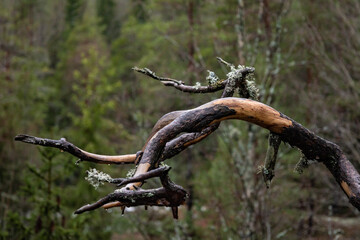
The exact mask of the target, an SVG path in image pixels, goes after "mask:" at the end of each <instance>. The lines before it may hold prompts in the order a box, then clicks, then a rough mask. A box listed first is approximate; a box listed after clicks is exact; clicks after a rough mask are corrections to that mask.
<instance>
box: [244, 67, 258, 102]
mask: <svg viewBox="0 0 360 240" xmlns="http://www.w3.org/2000/svg"><path fill="white" fill-rule="evenodd" d="M245 84H246V89H247V90H248V92H249V95H250V99H253V100H259V89H258V88H257V87H256V84H255V78H254V75H253V74H251V73H250V74H248V75H246V78H245Z"/></svg>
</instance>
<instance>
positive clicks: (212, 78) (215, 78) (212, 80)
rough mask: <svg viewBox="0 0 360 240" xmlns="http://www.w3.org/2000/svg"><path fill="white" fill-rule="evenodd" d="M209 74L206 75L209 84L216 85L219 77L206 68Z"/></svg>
mask: <svg viewBox="0 0 360 240" xmlns="http://www.w3.org/2000/svg"><path fill="white" fill-rule="evenodd" d="M207 71H208V73H209V75H208V76H207V77H206V80H207V81H208V83H209V85H210V86H216V85H217V84H218V83H219V77H218V76H217V75H216V74H215V73H214V72H212V71H209V70H207Z"/></svg>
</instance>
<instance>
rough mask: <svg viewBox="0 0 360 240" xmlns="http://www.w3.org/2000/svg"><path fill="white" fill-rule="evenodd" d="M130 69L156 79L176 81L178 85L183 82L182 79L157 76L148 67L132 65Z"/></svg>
mask: <svg viewBox="0 0 360 240" xmlns="http://www.w3.org/2000/svg"><path fill="white" fill-rule="evenodd" d="M132 70H134V71H136V72H139V73H142V74H145V75H146V76H149V77H151V78H153V79H156V80H159V81H161V82H172V83H176V84H179V85H181V84H184V82H183V81H179V80H176V79H172V78H165V77H159V76H157V75H156V73H155V72H153V71H151V70H150V69H148V68H138V67H133V68H132Z"/></svg>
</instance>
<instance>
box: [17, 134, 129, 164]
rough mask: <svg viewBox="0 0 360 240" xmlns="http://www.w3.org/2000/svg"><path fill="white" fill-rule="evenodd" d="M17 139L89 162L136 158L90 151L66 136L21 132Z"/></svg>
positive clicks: (114, 161) (127, 160) (116, 162)
mask: <svg viewBox="0 0 360 240" xmlns="http://www.w3.org/2000/svg"><path fill="white" fill-rule="evenodd" d="M15 141H20V142H24V143H30V144H34V145H40V146H45V147H53V148H58V149H61V150H62V151H65V152H68V153H70V154H72V155H74V156H76V157H78V158H79V159H80V160H81V161H88V162H94V163H102V164H129V163H131V164H133V163H134V160H135V154H128V155H119V156H105V155H98V154H93V153H89V152H86V151H84V150H82V149H80V148H78V147H77V146H75V145H74V144H72V143H71V142H68V141H66V139H65V138H61V139H60V140H54V139H47V138H39V137H34V136H29V135H23V134H20V135H17V136H16V137H15Z"/></svg>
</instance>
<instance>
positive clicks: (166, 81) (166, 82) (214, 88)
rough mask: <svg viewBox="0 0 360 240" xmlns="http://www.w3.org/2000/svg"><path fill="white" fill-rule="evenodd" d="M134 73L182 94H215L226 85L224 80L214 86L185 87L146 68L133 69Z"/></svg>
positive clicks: (177, 81) (181, 83)
mask: <svg viewBox="0 0 360 240" xmlns="http://www.w3.org/2000/svg"><path fill="white" fill-rule="evenodd" d="M132 69H133V70H134V71H137V72H139V73H142V74H145V75H146V76H149V77H151V78H153V79H156V80H159V81H161V82H162V83H163V84H164V85H165V86H170V87H174V88H176V89H178V90H180V91H182V92H188V93H211V92H217V91H219V90H221V89H224V87H225V85H226V80H225V81H222V82H220V83H219V84H216V85H209V86H190V85H185V84H184V82H182V81H179V80H175V79H172V78H164V77H159V76H157V75H156V74H155V73H154V72H153V71H151V70H150V69H148V68H138V67H133V68H132Z"/></svg>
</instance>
